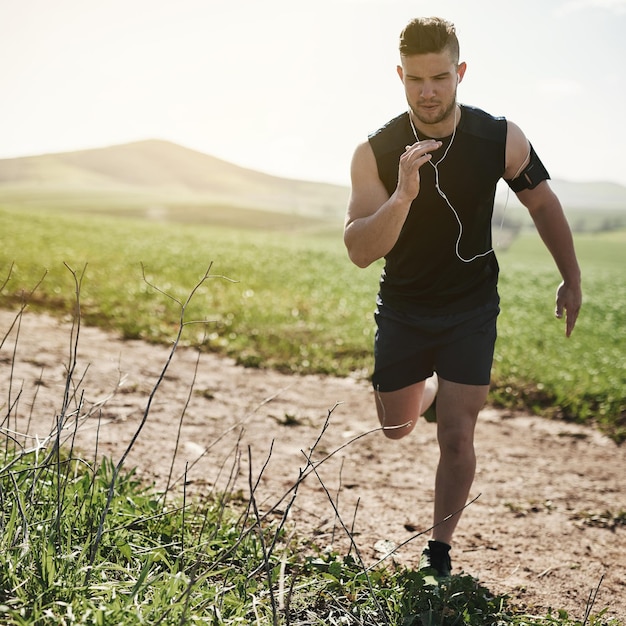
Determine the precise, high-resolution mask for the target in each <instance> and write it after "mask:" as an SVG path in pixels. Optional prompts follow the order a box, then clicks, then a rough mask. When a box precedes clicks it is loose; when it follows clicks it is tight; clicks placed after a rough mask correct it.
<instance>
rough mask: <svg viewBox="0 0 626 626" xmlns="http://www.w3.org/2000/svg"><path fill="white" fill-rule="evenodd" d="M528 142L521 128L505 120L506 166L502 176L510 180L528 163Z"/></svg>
mask: <svg viewBox="0 0 626 626" xmlns="http://www.w3.org/2000/svg"><path fill="white" fill-rule="evenodd" d="M529 158H530V143H529V141H528V139H527V138H526V135H525V134H524V132H523V131H522V129H521V128H520V127H519V126H518V125H517V124H515V123H513V122H511V121H510V120H507V134H506V166H505V170H504V178H505V179H506V180H511V179H513V178H515V177H516V175H517V174H518V173H519V172H520V171H521V170H522V169H523V168H524V167H525V166H526V165H527V164H528V160H529Z"/></svg>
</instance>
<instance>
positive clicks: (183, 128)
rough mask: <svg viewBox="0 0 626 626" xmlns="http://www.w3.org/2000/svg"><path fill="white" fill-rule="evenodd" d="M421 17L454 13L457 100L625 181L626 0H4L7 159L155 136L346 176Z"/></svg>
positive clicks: (589, 172)
mask: <svg viewBox="0 0 626 626" xmlns="http://www.w3.org/2000/svg"><path fill="white" fill-rule="evenodd" d="M418 15H441V16H443V17H446V18H447V19H450V20H451V21H453V22H454V23H455V24H456V26H457V31H458V35H459V39H460V42H461V58H462V60H465V61H466V62H467V64H468V70H467V73H466V75H465V79H464V81H463V83H462V84H461V85H460V87H459V100H460V101H461V102H465V103H468V104H473V105H475V106H479V107H481V108H483V109H485V110H487V111H489V112H490V113H493V114H497V115H505V116H506V117H507V118H509V119H511V120H512V121H514V122H516V123H517V124H519V125H520V126H521V127H522V129H523V130H524V131H525V132H526V134H527V136H528V137H529V138H530V140H531V141H532V142H533V144H534V146H535V148H536V149H537V152H538V153H539V155H540V156H541V158H542V160H543V161H544V163H545V164H546V165H547V167H548V170H549V171H550V173H551V175H552V177H553V178H562V179H566V180H572V181H588V180H603V181H604V180H609V181H615V182H619V183H621V184H626V168H625V167H624V157H623V146H624V145H625V144H626V130H625V125H624V123H623V121H622V119H621V118H622V111H623V106H624V105H623V103H624V102H625V101H626V93H625V91H626V87H625V83H624V80H623V78H624V70H623V65H622V64H623V59H624V58H625V57H626V54H625V53H626V38H625V37H624V32H626V0H614V1H610V0H524V1H523V2H522V1H520V2H517V3H510V2H502V0H484V1H481V0H477V1H475V2H461V1H460V0H457V1H453V0H425V1H419V0H413V1H410V2H409V1H405V0H317V1H316V2H300V1H299V0H265V1H263V2H259V1H258V0H229V1H228V2H221V1H217V0H176V2H174V0H106V1H102V0H55V1H54V2H52V1H50V0H20V1H19V2H18V1H11V0H0V84H1V85H2V97H1V99H0V158H6V157H14V156H22V155H30V154H42V153H47V152H60V151H67V150H78V149H83V148H90V147H100V146H105V145H111V144H116V143H125V142H130V141H135V140H140V139H148V138H159V139H166V140H170V141H173V142H176V143H180V144H182V145H184V146H187V147H190V148H194V149H196V150H200V151H202V152H206V153H208V154H211V155H213V156H217V157H220V158H223V159H226V160H228V161H232V162H234V163H237V164H240V165H244V166H246V167H251V168H254V169H259V170H262V171H265V172H269V173H271V174H276V175H279V176H286V177H292V178H302V179H309V180H318V181H328V182H336V183H341V184H348V183H349V164H350V159H351V155H352V152H353V149H354V147H355V145H356V144H357V143H358V142H360V141H362V140H363V139H364V138H365V137H366V136H367V134H368V133H369V132H371V131H373V130H375V129H376V128H377V127H379V126H380V125H382V124H383V123H384V122H386V121H387V120H388V119H390V118H391V117H393V116H395V115H396V114H398V113H399V112H401V111H402V110H404V109H405V106H406V105H405V101H404V95H403V91H402V85H401V83H400V81H399V79H398V77H397V75H396V70H395V67H396V64H397V62H398V53H397V42H398V35H399V32H400V30H401V29H402V28H403V26H404V25H405V24H406V22H407V21H408V20H409V19H410V18H412V17H415V16H418Z"/></svg>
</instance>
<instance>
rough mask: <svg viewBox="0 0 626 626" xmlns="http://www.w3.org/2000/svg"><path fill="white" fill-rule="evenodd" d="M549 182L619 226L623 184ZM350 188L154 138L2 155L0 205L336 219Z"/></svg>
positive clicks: (570, 205) (583, 220)
mask: <svg viewBox="0 0 626 626" xmlns="http://www.w3.org/2000/svg"><path fill="white" fill-rule="evenodd" d="M551 185H552V187H553V189H554V190H555V191H556V192H557V194H558V195H559V197H560V198H561V201H562V203H563V205H564V207H565V208H566V211H567V212H568V214H569V215H571V216H572V219H573V221H575V223H576V224H577V225H578V228H579V229H580V230H585V229H588V228H592V229H595V228H604V227H623V226H624V225H626V187H624V186H622V185H618V184H615V183H609V182H591V183H577V182H568V181H563V180H554V181H551ZM348 196H349V189H348V188H347V187H345V186H341V185H333V184H328V183H322V182H311V181H303V180H293V179H288V178H281V177H278V176H271V175H269V174H264V173H262V172H259V171H256V170H251V169H247V168H243V167H240V166H238V165H234V164H233V163H229V162H227V161H223V160H221V159H218V158H215V157H213V156H210V155H208V154H203V153H201V152H197V151H195V150H191V149H189V148H185V147H183V146H180V145H177V144H174V143H170V142H167V141H160V140H147V141H139V142H134V143H128V144H122V145H116V146H110V147H105V148H97V149H93V150H81V151H77V152H63V153H57V154H46V155H41V156H29V157H21V158H14V159H0V204H10V205H13V206H28V207H34V208H63V209H68V210H80V211H97V212H107V213H111V212H113V213H118V214H125V215H133V216H139V217H148V218H151V219H184V220H187V221H190V220H191V219H193V220H196V218H199V217H201V215H200V214H201V212H202V211H204V212H205V215H206V212H207V211H209V210H210V211H212V213H211V216H212V219H211V220H209V221H216V220H217V221H218V222H220V223H229V224H236V223H237V220H239V219H244V216H245V219H246V220H247V221H248V222H249V223H253V222H254V215H253V214H251V213H250V211H262V212H265V213H267V215H268V216H270V215H271V216H272V217H271V219H270V221H271V222H272V223H273V224H278V223H279V222H280V221H281V217H280V216H281V215H290V216H292V218H295V217H299V218H304V219H305V221H306V220H309V221H311V220H313V221H316V220H322V221H339V220H342V219H343V216H344V213H345V207H346V204H347V201H348ZM506 197H507V196H506V193H505V192H502V191H500V192H499V193H498V196H497V200H496V204H497V205H498V206H499V207H501V206H502V205H503V204H504V202H505V199H506ZM516 207H517V208H519V202H518V201H517V198H516V197H515V194H513V193H512V192H510V193H509V194H508V200H507V209H506V217H507V220H508V219H509V218H511V219H514V220H517V221H520V222H521V223H528V216H527V215H525V211H518V210H515V208H516ZM496 213H497V211H496ZM496 219H497V218H496ZM251 220H252V221H251ZM607 225H608V226H607Z"/></svg>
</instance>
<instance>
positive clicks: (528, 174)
mask: <svg viewBox="0 0 626 626" xmlns="http://www.w3.org/2000/svg"><path fill="white" fill-rule="evenodd" d="M549 178H550V174H548V170H546V168H545V167H544V165H543V163H542V162H541V161H540V160H539V157H538V156H537V153H536V152H535V149H534V148H533V147H532V145H531V146H530V158H529V160H528V165H527V166H526V167H525V168H524V169H523V170H522V171H521V172H520V173H519V176H517V178H514V179H513V180H507V181H506V182H507V184H508V186H509V187H510V188H511V189H512V190H513V191H514V192H515V193H517V192H518V191H524V189H534V188H535V187H536V186H537V185H538V184H539V183H540V182H541V181H543V180H549Z"/></svg>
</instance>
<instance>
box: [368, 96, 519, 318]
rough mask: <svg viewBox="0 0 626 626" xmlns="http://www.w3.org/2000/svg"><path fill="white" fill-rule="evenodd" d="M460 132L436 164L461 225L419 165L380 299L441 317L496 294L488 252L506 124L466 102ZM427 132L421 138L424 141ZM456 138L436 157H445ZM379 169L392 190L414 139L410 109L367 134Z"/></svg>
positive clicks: (432, 176) (388, 257) (492, 260)
mask: <svg viewBox="0 0 626 626" xmlns="http://www.w3.org/2000/svg"><path fill="white" fill-rule="evenodd" d="M461 111H462V113H461V118H460V120H459V123H458V125H457V130H456V135H455V136H454V141H453V143H452V146H451V147H450V150H449V152H448V154H447V155H446V157H445V159H444V160H443V162H442V163H440V164H439V165H438V170H439V186H440V189H441V190H442V191H443V192H444V193H445V195H446V196H447V198H448V200H449V201H450V203H451V204H452V206H453V207H454V209H455V210H456V213H457V214H458V218H459V220H460V221H461V224H462V234H461V239H460V242H459V255H458V256H457V253H456V245H457V239H458V238H459V231H460V228H459V223H458V221H457V218H456V216H455V215H454V212H453V211H452V210H451V209H450V207H449V206H448V205H447V203H446V201H445V200H444V199H443V198H442V197H441V196H440V194H439V193H438V192H437V189H436V187H435V171H434V169H433V168H432V167H431V166H430V165H429V164H428V163H426V164H425V165H423V166H422V168H421V169H420V191H419V194H418V195H417V198H415V200H414V201H413V203H412V204H411V208H410V210H409V214H408V216H407V218H406V221H405V223H404V226H403V227H402V230H401V232H400V236H399V237H398V241H397V242H396V244H395V246H394V247H393V248H392V250H390V252H389V253H388V254H387V255H386V257H385V267H384V269H383V272H382V275H381V280H380V293H379V297H380V298H381V299H382V301H383V302H384V303H385V304H387V305H388V306H390V307H392V308H394V309H396V310H399V311H407V312H413V313H421V314H424V313H425V314H429V313H433V314H436V315H441V314H444V315H445V314H447V313H458V312H463V311H468V310H471V309H473V308H476V307H479V306H481V305H483V304H486V303H487V302H489V300H490V299H491V298H494V297H496V293H497V292H496V286H497V281H498V271H499V270H498V261H497V259H496V256H495V254H494V253H493V252H490V253H489V254H487V255H486V256H481V257H478V258H476V259H474V260H472V261H470V262H464V261H462V260H461V259H460V258H459V256H460V257H462V258H464V259H471V258H472V257H474V256H475V255H479V254H482V253H484V252H486V251H488V250H491V247H492V243H491V218H492V213H493V203H494V198H495V191H496V184H497V182H498V180H499V179H500V178H501V177H502V174H503V173H504V167H505V146H506V132H507V125H506V120H505V119H504V118H497V117H493V116H491V115H489V114H488V113H485V112H484V111H481V110H480V109H476V108H472V107H468V106H466V105H463V106H462V107H461ZM426 138H427V137H422V136H421V135H420V139H426ZM450 139H451V137H448V138H444V139H441V141H443V145H442V147H441V148H440V149H439V150H437V151H436V152H434V153H433V158H432V162H433V163H436V162H437V161H438V160H439V159H441V157H442V156H443V154H444V152H445V150H446V148H447V147H448V145H449V142H450ZM369 141H370V145H371V146H372V149H373V151H374V155H375V157H376V163H377V166H378V174H379V176H380V179H381V181H382V182H383V184H384V185H385V188H386V189H387V191H388V193H389V195H391V194H393V192H394V191H395V189H396V186H397V184H398V164H399V161H400V156H401V155H402V153H403V152H404V151H405V148H406V146H407V145H411V144H413V143H415V136H414V134H413V130H412V128H411V125H410V121H409V116H408V113H403V114H401V115H399V116H398V117H396V118H394V119H393V120H391V121H390V122H389V123H387V124H386V125H385V126H383V127H382V128H380V129H379V130H377V131H376V132H375V133H373V134H372V135H370V137H369Z"/></svg>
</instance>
